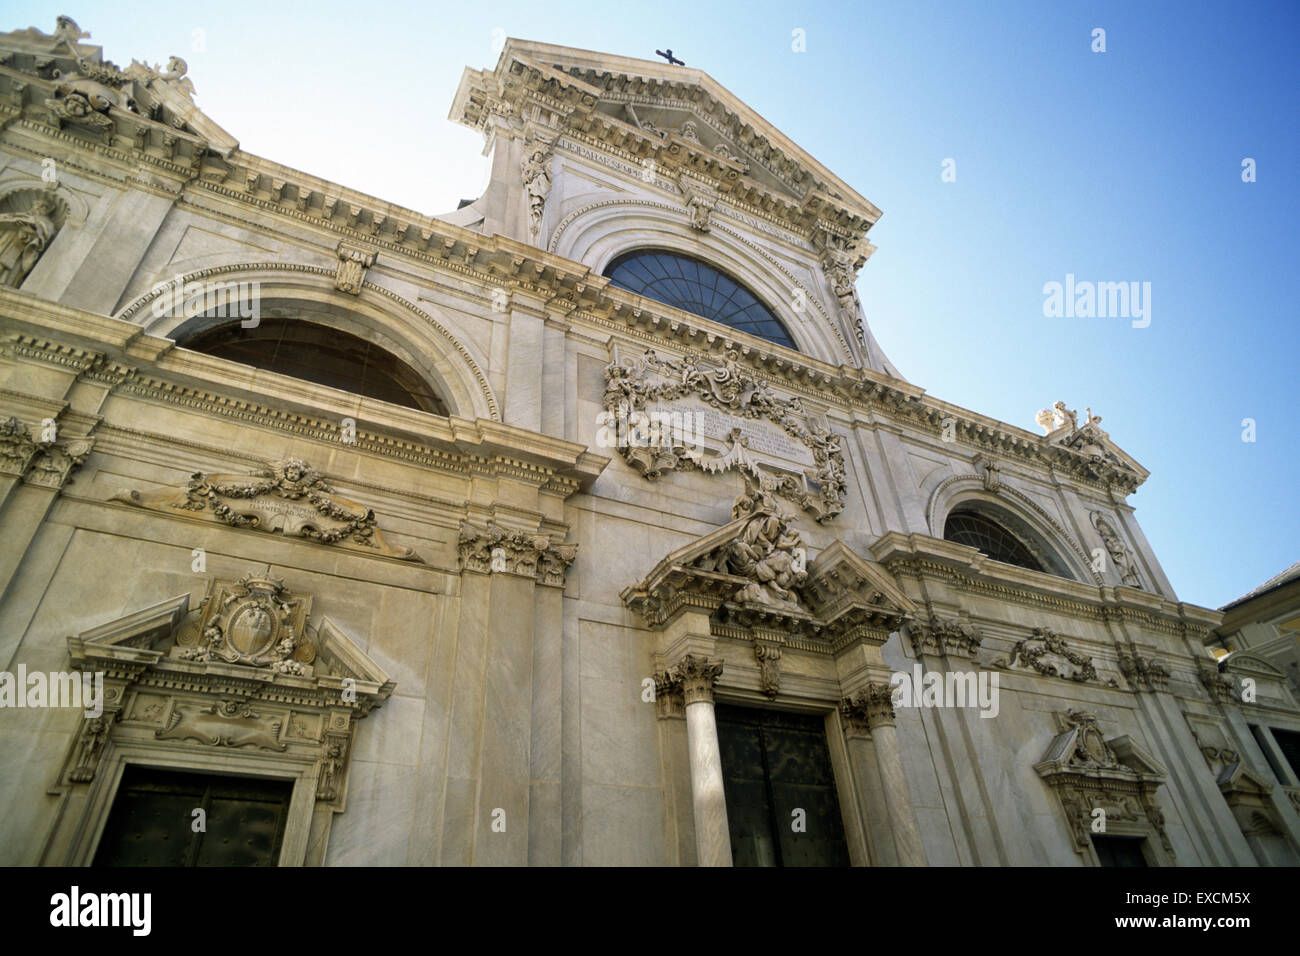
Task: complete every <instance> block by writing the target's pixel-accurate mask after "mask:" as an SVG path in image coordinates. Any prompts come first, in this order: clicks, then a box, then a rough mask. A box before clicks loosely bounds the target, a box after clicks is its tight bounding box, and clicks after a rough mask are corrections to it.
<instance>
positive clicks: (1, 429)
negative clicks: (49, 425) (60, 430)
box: [0, 418, 95, 491]
mask: <svg viewBox="0 0 1300 956" xmlns="http://www.w3.org/2000/svg"><path fill="white" fill-rule="evenodd" d="M94 447H95V440H94V439H93V438H57V439H56V440H54V441H36V440H35V439H33V438H32V435H31V432H30V431H29V430H28V427H27V426H26V425H25V424H23V423H22V422H21V421H20V420H18V419H17V418H7V419H3V420H0V474H5V475H9V476H11V477H14V478H22V479H23V480H24V481H25V482H26V483H27V484H29V485H36V486H38V487H41V488H50V489H53V490H55V491H57V490H58V489H60V488H62V487H63V486H64V485H65V484H67V483H68V478H69V476H70V475H71V474H72V472H73V471H75V470H76V469H77V468H80V467H81V466H82V465H83V464H85V462H86V459H87V458H89V457H90V453H91V451H93V450H94Z"/></svg>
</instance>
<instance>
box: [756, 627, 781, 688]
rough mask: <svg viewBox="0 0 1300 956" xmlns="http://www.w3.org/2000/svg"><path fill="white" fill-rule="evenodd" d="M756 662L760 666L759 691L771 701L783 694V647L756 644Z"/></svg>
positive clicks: (759, 642)
mask: <svg viewBox="0 0 1300 956" xmlns="http://www.w3.org/2000/svg"><path fill="white" fill-rule="evenodd" d="M754 660H755V662H756V663H757V664H758V684H759V689H760V690H761V691H762V692H763V693H764V694H766V695H767V697H768V699H769V700H775V699H776V695H777V694H779V693H781V646H780V645H779V644H766V643H763V642H761V641H755V642H754Z"/></svg>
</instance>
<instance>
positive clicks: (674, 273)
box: [605, 249, 798, 351]
mask: <svg viewBox="0 0 1300 956" xmlns="http://www.w3.org/2000/svg"><path fill="white" fill-rule="evenodd" d="M605 275H606V276H608V277H609V279H610V281H611V282H612V283H613V284H614V285H616V286H618V287H619V288H621V289H627V290H628V291H629V292H635V293H637V294H638V295H643V296H645V297H646V298H647V299H654V300H655V301H657V302H663V303H666V304H668V305H671V306H675V307H676V308H679V309H682V310H683V311H686V312H693V313H695V314H696V315H702V316H704V318H706V319H712V320H713V321H715V322H721V323H722V324H723V325H729V326H731V327H732V328H733V329H738V330H739V331H741V332H748V333H749V334H750V335H757V336H759V337H760V338H765V339H767V340H768V341H769V342H775V343H776V344H777V345H784V346H785V347H786V348H788V349H795V350H796V351H798V347H797V346H796V345H795V344H794V339H792V338H791V337H790V333H789V332H788V331H786V328H785V326H784V325H782V324H781V320H780V319H778V318H777V317H776V316H775V315H773V314H772V310H771V309H769V308H768V307H767V306H765V305H764V304H763V303H762V302H760V301H759V300H758V297H757V296H755V295H754V293H752V292H750V291H749V290H748V289H746V288H745V287H744V286H743V285H741V284H740V283H739V282H737V281H736V280H735V279H733V278H731V276H729V275H727V274H726V273H724V272H719V271H718V270H717V269H715V268H714V267H713V266H711V265H709V264H708V263H707V262H701V261H700V260H699V259H693V258H691V257H690V256H684V255H682V254H681V253H678V252H668V251H666V250H663V249H637V250H635V251H633V252H627V253H624V254H623V255H621V256H619V257H618V258H617V259H615V260H614V261H613V262H611V263H610V264H609V265H608V266H607V267H606V268H605Z"/></svg>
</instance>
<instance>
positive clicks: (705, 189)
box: [677, 172, 718, 232]
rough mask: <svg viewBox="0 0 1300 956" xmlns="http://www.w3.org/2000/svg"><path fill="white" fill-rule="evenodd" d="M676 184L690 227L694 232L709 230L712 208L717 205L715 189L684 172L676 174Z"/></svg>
mask: <svg viewBox="0 0 1300 956" xmlns="http://www.w3.org/2000/svg"><path fill="white" fill-rule="evenodd" d="M677 185H678V188H679V189H681V191H682V198H683V200H684V201H685V203H686V213H687V215H688V216H689V217H690V225H691V228H692V229H694V230H695V231H696V232H709V231H710V230H711V229H712V228H713V218H712V217H713V210H714V209H715V208H717V205H718V191H717V189H715V188H714V187H713V186H711V185H709V184H708V183H706V182H704V181H703V180H700V179H697V178H695V177H694V176H688V175H687V174H686V173H685V172H682V173H681V174H680V175H679V176H678V178H677Z"/></svg>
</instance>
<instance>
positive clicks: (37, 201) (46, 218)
mask: <svg viewBox="0 0 1300 956" xmlns="http://www.w3.org/2000/svg"><path fill="white" fill-rule="evenodd" d="M14 198H17V197H14ZM11 202H12V199H11ZM57 212H58V209H57V206H56V204H55V202H54V200H53V199H52V198H50V196H49V195H47V194H46V193H40V194H38V195H37V196H36V197H35V198H34V199H31V200H29V202H28V204H27V206H26V208H17V209H10V210H8V211H4V212H0V284H3V285H5V286H8V287H9V288H11V289H17V288H18V287H19V286H21V285H22V284H23V280H24V279H26V278H27V276H28V275H29V274H30V273H31V271H32V269H33V268H34V267H35V266H36V263H37V261H38V260H39V259H40V258H41V255H42V253H44V252H45V250H46V249H47V248H49V245H50V242H51V240H53V238H54V234H55V233H56V232H58V231H59V227H58V225H57V223H56V222H55V217H56V215H57Z"/></svg>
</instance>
